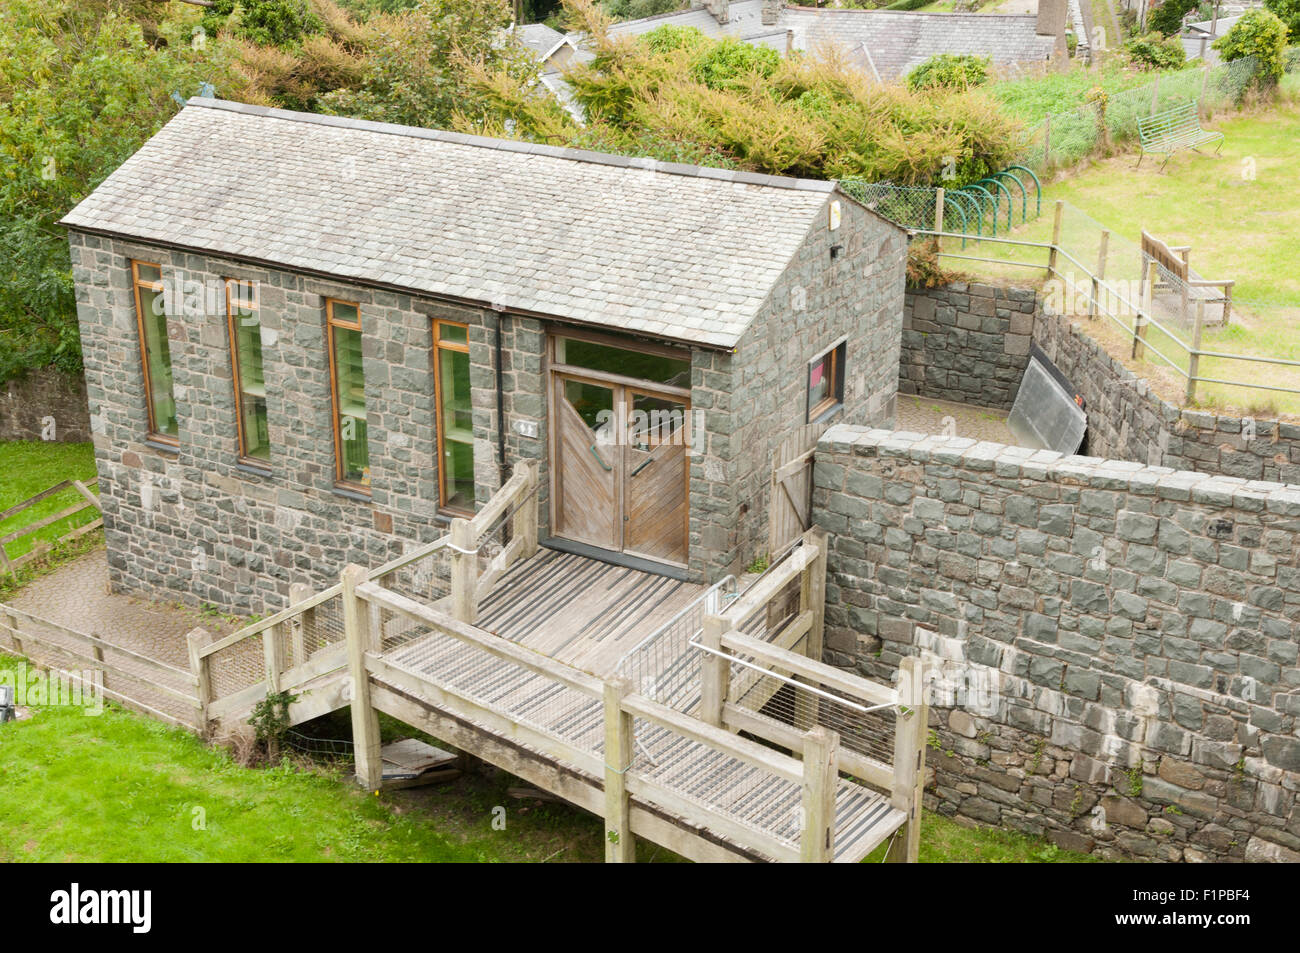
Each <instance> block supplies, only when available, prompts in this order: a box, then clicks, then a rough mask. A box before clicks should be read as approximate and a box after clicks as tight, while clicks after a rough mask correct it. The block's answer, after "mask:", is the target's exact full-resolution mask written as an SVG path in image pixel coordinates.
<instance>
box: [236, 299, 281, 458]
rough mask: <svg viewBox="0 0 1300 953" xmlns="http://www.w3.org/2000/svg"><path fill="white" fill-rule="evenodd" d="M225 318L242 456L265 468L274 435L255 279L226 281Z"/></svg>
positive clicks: (269, 456)
mask: <svg viewBox="0 0 1300 953" xmlns="http://www.w3.org/2000/svg"><path fill="white" fill-rule="evenodd" d="M226 318H227V321H228V323H229V325H230V361H231V365H232V368H233V371H234V381H235V417H236V420H237V430H238V433H239V459H240V462H242V463H247V464H251V465H253V466H256V467H263V468H265V467H268V466H270V463H271V437H270V434H269V433H268V431H267V421H266V374H265V371H264V369H263V363H262V321H261V318H260V316H259V314H258V310H257V288H256V286H255V285H254V284H253V283H252V282H247V281H227V282H226Z"/></svg>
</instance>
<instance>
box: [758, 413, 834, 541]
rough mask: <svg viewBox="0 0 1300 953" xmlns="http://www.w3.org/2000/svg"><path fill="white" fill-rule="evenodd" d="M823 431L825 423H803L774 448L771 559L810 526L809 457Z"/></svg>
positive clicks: (810, 485)
mask: <svg viewBox="0 0 1300 953" xmlns="http://www.w3.org/2000/svg"><path fill="white" fill-rule="evenodd" d="M825 431H826V425H825V424H804V425H803V426H802V427H800V428H799V429H798V430H796V431H795V432H794V433H792V434H790V436H788V437H786V438H785V440H783V441H782V442H781V445H780V446H779V447H778V448H777V451H776V456H775V458H774V459H773V461H772V486H771V491H770V492H771V497H770V499H769V500H768V553H769V555H771V556H772V557H773V558H775V557H776V555H777V553H779V552H781V550H783V549H785V547H786V546H788V545H790V544H791V543H792V542H794V541H795V540H796V539H798V538H799V537H800V536H801V535H802V534H803V532H804V531H805V530H807V529H808V527H809V526H811V525H812V516H811V513H812V468H813V460H812V457H813V451H814V450H816V449H817V441H818V440H820V439H821V435H822V434H823V433H825Z"/></svg>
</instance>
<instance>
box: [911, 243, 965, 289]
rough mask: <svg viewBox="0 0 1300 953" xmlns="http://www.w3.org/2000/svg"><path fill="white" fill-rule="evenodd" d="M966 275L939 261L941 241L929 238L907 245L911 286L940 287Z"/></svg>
mask: <svg viewBox="0 0 1300 953" xmlns="http://www.w3.org/2000/svg"><path fill="white" fill-rule="evenodd" d="M963 277H964V276H963V275H962V274H961V273H960V272H956V271H951V270H949V269H947V268H945V267H943V265H942V264H940V262H939V243H938V241H937V240H936V239H933V238H928V239H925V240H923V241H915V242H912V244H910V245H909V246H907V284H908V287H910V288H938V287H940V286H942V285H948V284H952V283H953V282H954V281H960V280H961V279H962V278H963Z"/></svg>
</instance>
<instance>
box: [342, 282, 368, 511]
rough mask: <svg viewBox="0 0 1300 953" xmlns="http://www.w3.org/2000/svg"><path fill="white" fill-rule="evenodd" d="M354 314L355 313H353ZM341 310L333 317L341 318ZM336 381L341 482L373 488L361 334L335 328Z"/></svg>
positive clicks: (349, 329)
mask: <svg viewBox="0 0 1300 953" xmlns="http://www.w3.org/2000/svg"><path fill="white" fill-rule="evenodd" d="M353 310H354V312H355V309H353ZM339 312H340V306H338V305H335V307H334V314H335V316H336V317H342V315H341V314H340V313H339ZM333 331H334V381H335V385H336V387H337V392H336V394H335V407H337V409H338V421H337V425H338V429H339V451H340V452H339V461H338V466H339V472H338V476H339V479H340V480H342V481H344V482H346V483H356V484H359V485H360V486H369V485H370V449H369V445H368V443H367V441H366V386H365V375H364V373H363V371H362V365H361V332H360V331H356V330H353V329H352V328H341V327H335V328H334V329H333Z"/></svg>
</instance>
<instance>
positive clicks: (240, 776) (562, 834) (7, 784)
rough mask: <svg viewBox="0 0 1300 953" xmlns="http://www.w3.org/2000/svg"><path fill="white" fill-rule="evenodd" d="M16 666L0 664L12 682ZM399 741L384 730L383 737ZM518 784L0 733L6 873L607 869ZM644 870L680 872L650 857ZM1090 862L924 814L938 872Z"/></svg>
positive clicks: (557, 814) (558, 815) (582, 827)
mask: <svg viewBox="0 0 1300 953" xmlns="http://www.w3.org/2000/svg"><path fill="white" fill-rule="evenodd" d="M15 664H16V663H15V661H14V660H13V659H11V658H7V657H4V656H0V670H6V669H12V668H13V666H14V665H15ZM395 727H396V726H395V724H392V723H390V724H388V725H386V733H388V732H389V731H392V730H395ZM519 784H520V782H518V781H516V780H513V779H511V778H509V777H507V776H503V775H502V776H496V777H489V776H483V777H478V776H475V777H468V778H461V779H459V780H456V781H453V782H450V783H448V784H444V785H438V786H432V787H427V788H416V789H410V790H406V791H397V792H392V793H391V794H385V795H383V796H381V797H375V796H374V795H366V794H364V793H363V792H361V791H359V790H357V789H356V788H355V787H353V785H352V783H351V782H350V781H349V780H348V779H347V778H346V777H345V776H344V775H343V774H341V773H333V774H332V773H331V772H329V771H324V770H317V771H306V770H301V769H299V768H296V767H294V766H292V765H289V764H284V765H281V766H280V767H274V768H266V769H252V768H244V767H240V766H239V765H237V764H236V763H235V762H234V761H233V760H231V758H230V757H229V756H228V755H227V754H225V753H224V752H222V751H219V750H215V749H211V748H208V747H206V746H204V745H203V744H202V743H200V742H199V741H198V740H197V739H196V738H194V737H193V736H192V735H190V734H188V733H186V732H184V731H181V730H180V729H174V728H169V727H167V726H165V725H162V724H159V723H157V722H153V721H150V720H149V719H147V718H144V717H142V716H139V715H135V714H133V713H130V712H124V711H121V710H119V709H114V708H108V709H106V710H105V711H104V713H103V714H102V715H99V716H97V717H93V716H88V715H86V714H84V713H83V712H82V711H81V710H80V709H69V708H44V709H39V710H36V711H34V713H33V715H32V717H31V718H30V719H28V720H25V721H22V722H11V723H9V724H7V725H3V726H0V862H9V861H94V862H104V861H141V862H144V861H160V862H174V861H327V860H334V861H441V862H486V861H533V862H540V861H552V862H563V861H597V860H600V859H601V858H602V857H603V846H602V842H601V834H602V824H601V822H600V821H599V819H597V818H595V817H593V816H591V815H589V814H587V813H585V812H583V811H579V810H577V809H576V808H571V807H568V806H567V805H564V804H550V803H540V802H536V801H530V800H516V799H512V798H510V797H509V796H508V795H507V794H506V789H507V788H508V787H510V786H512V785H519ZM497 807H504V808H505V822H506V827H505V830H494V829H493V826H492V820H493V816H494V811H493V809H494V808H497ZM196 808H197V809H201V815H200V814H199V813H198V812H196ZM497 813H498V814H499V812H497ZM200 816H201V817H202V820H203V822H204V823H203V824H202V825H199V824H197V823H196V818H198V817H200ZM196 828H197V829H196ZM638 859H639V860H642V861H655V862H662V861H672V860H676V859H677V858H675V857H673V856H672V855H670V854H669V853H668V852H666V851H663V850H661V849H659V848H656V847H655V846H654V845H653V844H649V843H644V842H643V843H641V844H640V845H639V850H638ZM875 859H879V858H878V857H877V858H875ZM1092 859H1093V858H1091V857H1087V856H1085V855H1081V854H1073V853H1070V852H1068V851H1062V850H1059V849H1058V848H1056V847H1055V846H1053V845H1051V844H1048V843H1047V842H1045V841H1041V840H1035V839H1032V838H1027V837H1023V836H1020V835H1017V834H1011V833H1007V832H1004V831H998V830H987V829H970V828H965V827H962V826H959V825H957V824H955V823H953V822H952V821H950V820H948V819H947V818H943V817H939V816H936V815H929V814H927V815H926V818H925V823H924V825H923V827H922V840H921V860H922V861H923V862H927V863H942V862H948V861H979V862H1001V863H1022V862H1023V863H1039V862H1050V863H1062V862H1074V861H1091V860H1092Z"/></svg>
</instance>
